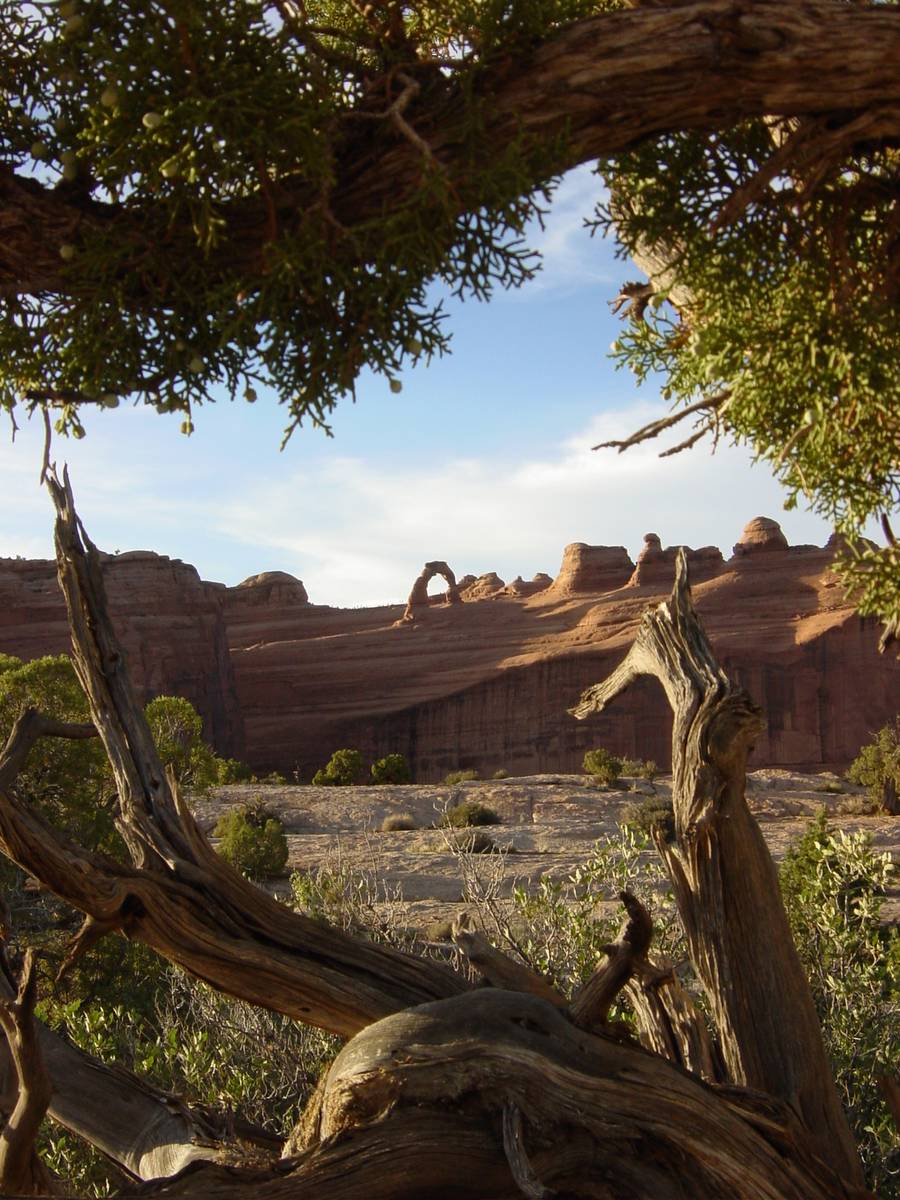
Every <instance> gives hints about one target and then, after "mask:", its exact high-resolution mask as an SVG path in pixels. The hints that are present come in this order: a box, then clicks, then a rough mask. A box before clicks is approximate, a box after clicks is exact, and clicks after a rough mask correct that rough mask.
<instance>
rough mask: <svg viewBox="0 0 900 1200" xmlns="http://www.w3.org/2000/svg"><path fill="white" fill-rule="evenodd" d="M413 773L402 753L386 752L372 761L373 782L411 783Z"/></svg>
mask: <svg viewBox="0 0 900 1200" xmlns="http://www.w3.org/2000/svg"><path fill="white" fill-rule="evenodd" d="M411 779H412V775H411V773H410V770H409V763H408V762H407V761H406V759H405V758H404V757H403V755H402V754H386V755H385V756H384V758H379V759H376V761H375V762H373V763H372V782H373V783H409V781H410V780H411Z"/></svg>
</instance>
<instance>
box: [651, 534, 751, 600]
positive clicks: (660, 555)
mask: <svg viewBox="0 0 900 1200" xmlns="http://www.w3.org/2000/svg"><path fill="white" fill-rule="evenodd" d="M773 524H774V522H773ZM684 549H685V550H686V551H687V557H688V566H689V567H690V572H691V579H692V580H693V582H694V583H695V584H697V583H702V582H703V580H704V579H711V578H712V577H713V575H717V574H718V573H719V571H720V570H721V569H722V567H723V566H724V563H725V560H724V559H723V558H722V551H721V550H720V549H719V548H718V546H702V547H701V548H700V549H699V550H692V549H691V548H690V546H685V547H684ZM678 550H679V547H678V546H667V547H666V549H665V550H663V548H662V543H661V542H660V540H659V535H658V534H655V533H645V534H644V547H643V549H642V550H641V552H640V554H639V555H638V559H637V564H636V565H635V568H634V572H633V573H632V576H631V578H630V579H629V580H628V584H627V586H628V587H657V588H661V589H662V590H665V589H666V588H671V586H672V584H673V583H674V581H675V558H676V556H677V554H678Z"/></svg>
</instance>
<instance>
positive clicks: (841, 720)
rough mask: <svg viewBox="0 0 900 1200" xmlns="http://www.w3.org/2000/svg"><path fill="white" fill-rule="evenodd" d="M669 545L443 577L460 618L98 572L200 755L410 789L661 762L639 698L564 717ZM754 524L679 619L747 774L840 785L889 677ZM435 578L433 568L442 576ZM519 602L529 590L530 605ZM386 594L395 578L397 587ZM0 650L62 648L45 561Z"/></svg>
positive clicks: (870, 633) (792, 553)
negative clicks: (617, 761) (706, 669)
mask: <svg viewBox="0 0 900 1200" xmlns="http://www.w3.org/2000/svg"><path fill="white" fill-rule="evenodd" d="M674 553H675V552H674V548H672V547H670V548H668V549H664V548H663V546H662V543H661V541H660V539H659V538H658V537H657V536H656V535H647V538H646V539H645V544H644V549H643V551H642V552H641V554H640V555H639V556H638V561H637V563H633V562H632V561H631V559H630V558H629V556H628V554H627V552H626V551H625V549H624V548H623V547H603V546H588V545H585V544H584V543H574V544H573V545H571V546H568V547H567V548H566V550H565V553H564V557H563V562H562V566H561V568H560V571H559V574H558V575H557V577H556V579H555V580H553V581H552V582H550V581H549V580H548V577H546V576H542V577H535V580H534V581H532V584H524V583H523V581H522V580H521V579H517V580H514V581H513V583H512V584H510V585H504V584H503V582H502V580H500V579H499V577H498V576H496V575H495V574H494V573H489V574H488V575H487V576H482V577H481V578H480V579H478V580H475V579H470V578H467V577H466V576H463V577H462V578H461V579H460V580H459V584H460V589H461V593H462V598H463V603H455V604H437V605H433V604H428V605H424V606H422V607H421V611H418V612H417V617H416V620H415V621H407V622H402V621H400V618H401V617H402V615H403V612H404V609H403V606H402V605H399V604H398V605H393V606H386V607H383V608H374V609H335V608H328V607H326V606H322V605H315V604H310V603H309V600H308V597H307V596H306V592H305V589H304V588H303V585H302V584H301V583H300V581H299V580H296V579H293V577H292V576H288V575H284V574H283V573H281V572H276V573H269V574H267V575H263V576H254V577H253V578H252V579H250V580H247V581H245V583H244V584H242V585H240V586H239V587H237V588H225V587H223V586H221V585H218V584H207V583H203V582H202V581H200V579H199V578H198V576H197V573H196V571H194V569H193V568H192V567H188V566H186V565H185V564H182V563H178V562H171V561H170V560H169V559H165V558H162V557H160V556H157V555H150V554H138V555H119V556H117V557H115V558H110V559H108V560H107V566H106V570H107V580H108V583H109V587H110V593H111V597H112V608H113V614H114V616H115V618H116V621H117V624H119V626H120V628H121V629H122V631H123V637H124V640H125V645H126V650H127V652H128V654H129V659H130V661H132V663H133V664H134V666H135V668H136V675H137V677H138V683H139V686H140V687H141V688H142V689H143V690H144V692H145V693H146V694H156V693H158V692H160V691H175V692H179V691H180V692H182V693H183V694H184V695H187V696H188V697H189V698H190V699H191V700H193V701H194V703H196V704H197V705H198V707H199V708H200V709H201V711H202V712H203V713H204V716H205V717H206V719H207V723H208V727H209V729H210V732H211V734H212V735H213V737H214V739H215V742H216V745H217V748H218V749H219V750H220V752H222V753H228V754H242V753H244V754H245V755H246V757H247V758H248V759H249V761H250V762H251V763H252V764H253V765H254V766H255V767H257V768H260V769H263V768H272V767H278V768H279V769H281V770H283V771H285V772H293V771H294V770H295V769H297V770H299V773H300V775H301V777H302V778H306V779H308V778H309V777H310V774H311V773H312V771H313V770H314V769H315V768H316V767H318V766H321V765H322V763H323V762H324V761H325V760H326V759H327V758H328V757H329V755H330V754H331V752H332V751H333V750H335V749H337V748H339V747H341V746H356V747H358V748H359V749H360V750H362V751H363V753H364V754H365V755H366V756H369V757H375V756H378V755H382V754H385V753H389V752H392V751H400V752H401V753H403V754H405V755H407V757H408V758H409V760H410V762H411V763H412V765H413V768H414V774H415V777H416V778H418V779H420V780H429V779H437V778H440V777H441V776H443V774H445V773H446V772H447V771H448V770H450V769H452V768H456V767H459V766H464V767H465V766H473V767H477V768H478V769H479V770H480V771H481V772H482V773H487V772H491V771H493V770H495V769H496V768H499V767H504V768H505V769H507V770H509V771H512V772H514V773H524V772H530V773H534V772H543V771H570V770H573V769H574V770H577V769H578V768H579V767H580V762H581V757H582V755H583V752H584V750H585V749H587V748H588V747H590V746H593V745H605V746H608V747H609V748H610V749H611V750H614V751H617V752H620V753H623V754H627V755H628V756H633V757H642V758H644V757H646V758H653V759H655V760H656V761H657V762H658V763H659V764H660V765H661V766H666V765H667V764H668V762H669V745H668V743H669V735H670V724H669V716H668V706H667V705H666V704H665V703H664V701H663V699H662V696H661V695H660V694H658V693H657V692H656V691H655V689H654V685H651V684H649V683H648V684H646V685H645V686H644V687H643V688H635V689H632V690H631V691H629V693H627V695H626V696H625V697H623V698H622V700H621V701H620V702H619V703H617V705H616V706H615V709H614V711H613V712H611V713H609V714H604V715H603V716H600V717H596V718H593V719H591V720H589V721H586V722H576V721H574V720H572V719H571V718H570V717H568V715H567V714H566V709H567V708H568V707H569V706H571V705H572V704H574V702H575V701H576V700H577V698H578V696H579V693H580V692H581V690H582V689H583V688H584V687H586V686H587V685H588V684H591V683H593V682H595V681H596V680H598V679H600V678H601V677H602V676H604V675H606V674H607V673H608V672H609V670H610V669H611V667H612V666H613V665H614V664H615V662H616V661H617V660H618V659H619V658H621V657H622V656H623V655H624V653H625V651H626V649H627V647H628V645H629V644H630V641H631V639H632V637H633V634H634V630H635V627H636V624H637V622H638V621H639V619H640V616H641V613H642V612H643V610H644V608H645V607H646V606H647V604H649V603H651V602H652V601H653V600H655V599H657V598H658V597H659V596H661V595H663V594H665V593H666V592H667V591H668V590H669V588H670V587H671V582H672V576H673V571H674ZM831 555H832V549H831V548H825V549H819V548H817V547H808V546H795V547H789V546H788V545H787V542H786V540H785V539H784V535H783V533H782V532H781V530H780V528H779V527H778V525H777V523H776V522H774V521H769V520H768V519H766V518H756V519H755V520H754V521H751V522H750V523H749V525H748V526H747V527H746V529H745V530H744V532H743V534H742V535H741V537H740V538H739V539H738V542H737V544H736V545H735V547H734V553H733V554H732V556H731V557H730V558H729V559H728V560H727V561H726V560H725V559H724V558H723V556H722V555H721V553H720V552H719V551H718V550H717V549H716V548H715V547H706V548H704V549H701V550H698V551H691V553H690V555H689V559H690V563H691V570H692V578H693V580H694V581H695V600H696V603H697V607H698V609H699V610H700V612H701V614H702V615H703V617H704V620H705V621H706V623H707V627H708V629H709V631H710V635H711V638H712V641H713V643H714V645H715V647H716V649H717V651H718V653H719V654H720V655H721V657H722V659H723V661H724V663H725V665H726V667H727V669H728V670H729V671H730V672H731V673H732V674H733V675H735V676H736V677H737V678H738V679H739V680H740V682H741V683H742V684H743V685H744V686H745V687H747V689H748V690H749V691H750V693H751V695H753V697H754V698H755V699H756V700H757V702H758V703H760V704H761V705H762V706H763V708H764V709H765V711H766V716H767V720H768V730H767V733H766V735H765V736H764V737H763V738H762V739H761V741H760V743H759V745H758V747H757V750H756V754H755V762H756V763H758V764H766V765H778V766H786V767H796V768H799V767H804V768H812V769H817V770H821V769H824V768H842V767H844V766H846V764H847V763H848V762H849V760H850V759H851V758H852V757H853V755H854V754H855V752H856V750H857V748H858V747H859V745H860V744H861V743H862V742H863V741H866V740H867V739H868V738H869V736H870V735H871V733H872V731H874V730H875V729H877V728H879V727H880V726H881V725H883V724H884V723H885V722H886V721H887V720H888V719H889V718H891V717H892V716H893V715H894V713H895V712H896V710H897V704H898V699H897V698H898V695H900V664H898V663H897V661H896V659H894V658H890V657H887V656H879V655H878V653H877V639H878V630H877V628H876V625H875V623H874V622H873V621H871V620H863V619H861V618H859V617H858V616H857V615H856V614H855V613H854V611H853V610H852V608H851V607H850V606H849V605H848V604H847V603H846V601H845V600H844V597H843V590H842V588H841V586H840V585H839V583H838V581H837V580H836V578H835V577H834V575H833V574H832V573H831V571H830V569H829V566H830V561H831ZM444 565H445V564H444ZM534 585H537V586H534ZM398 590H399V581H398ZM0 604H2V608H0V650H3V651H6V652H9V653H15V654H19V655H21V656H23V657H31V656H33V655H35V654H40V653H48V652H51V651H58V650H62V649H65V648H66V644H67V633H66V628H65V616H64V612H63V610H62V604H61V601H60V599H59V595H58V592H57V590H56V584H55V577H54V568H53V564H52V563H22V562H10V561H9V560H2V561H0Z"/></svg>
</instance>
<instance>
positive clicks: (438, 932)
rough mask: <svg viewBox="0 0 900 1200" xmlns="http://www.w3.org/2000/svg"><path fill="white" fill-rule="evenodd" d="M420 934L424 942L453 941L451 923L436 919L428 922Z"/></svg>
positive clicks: (443, 919)
mask: <svg viewBox="0 0 900 1200" xmlns="http://www.w3.org/2000/svg"><path fill="white" fill-rule="evenodd" d="M422 934H423V936H424V938H425V941H426V942H451V941H452V940H453V922H452V921H448V920H446V919H445V918H440V917H437V918H435V920H433V921H429V922H428V924H427V925H426V926H425V928H424V930H423V931H422Z"/></svg>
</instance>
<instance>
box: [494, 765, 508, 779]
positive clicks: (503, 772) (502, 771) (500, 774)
mask: <svg viewBox="0 0 900 1200" xmlns="http://www.w3.org/2000/svg"><path fill="white" fill-rule="evenodd" d="M491 779H509V771H507V769H506V768H505V767H498V768H497V770H496V771H495V772H494V773H493V775H492V776H491Z"/></svg>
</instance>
